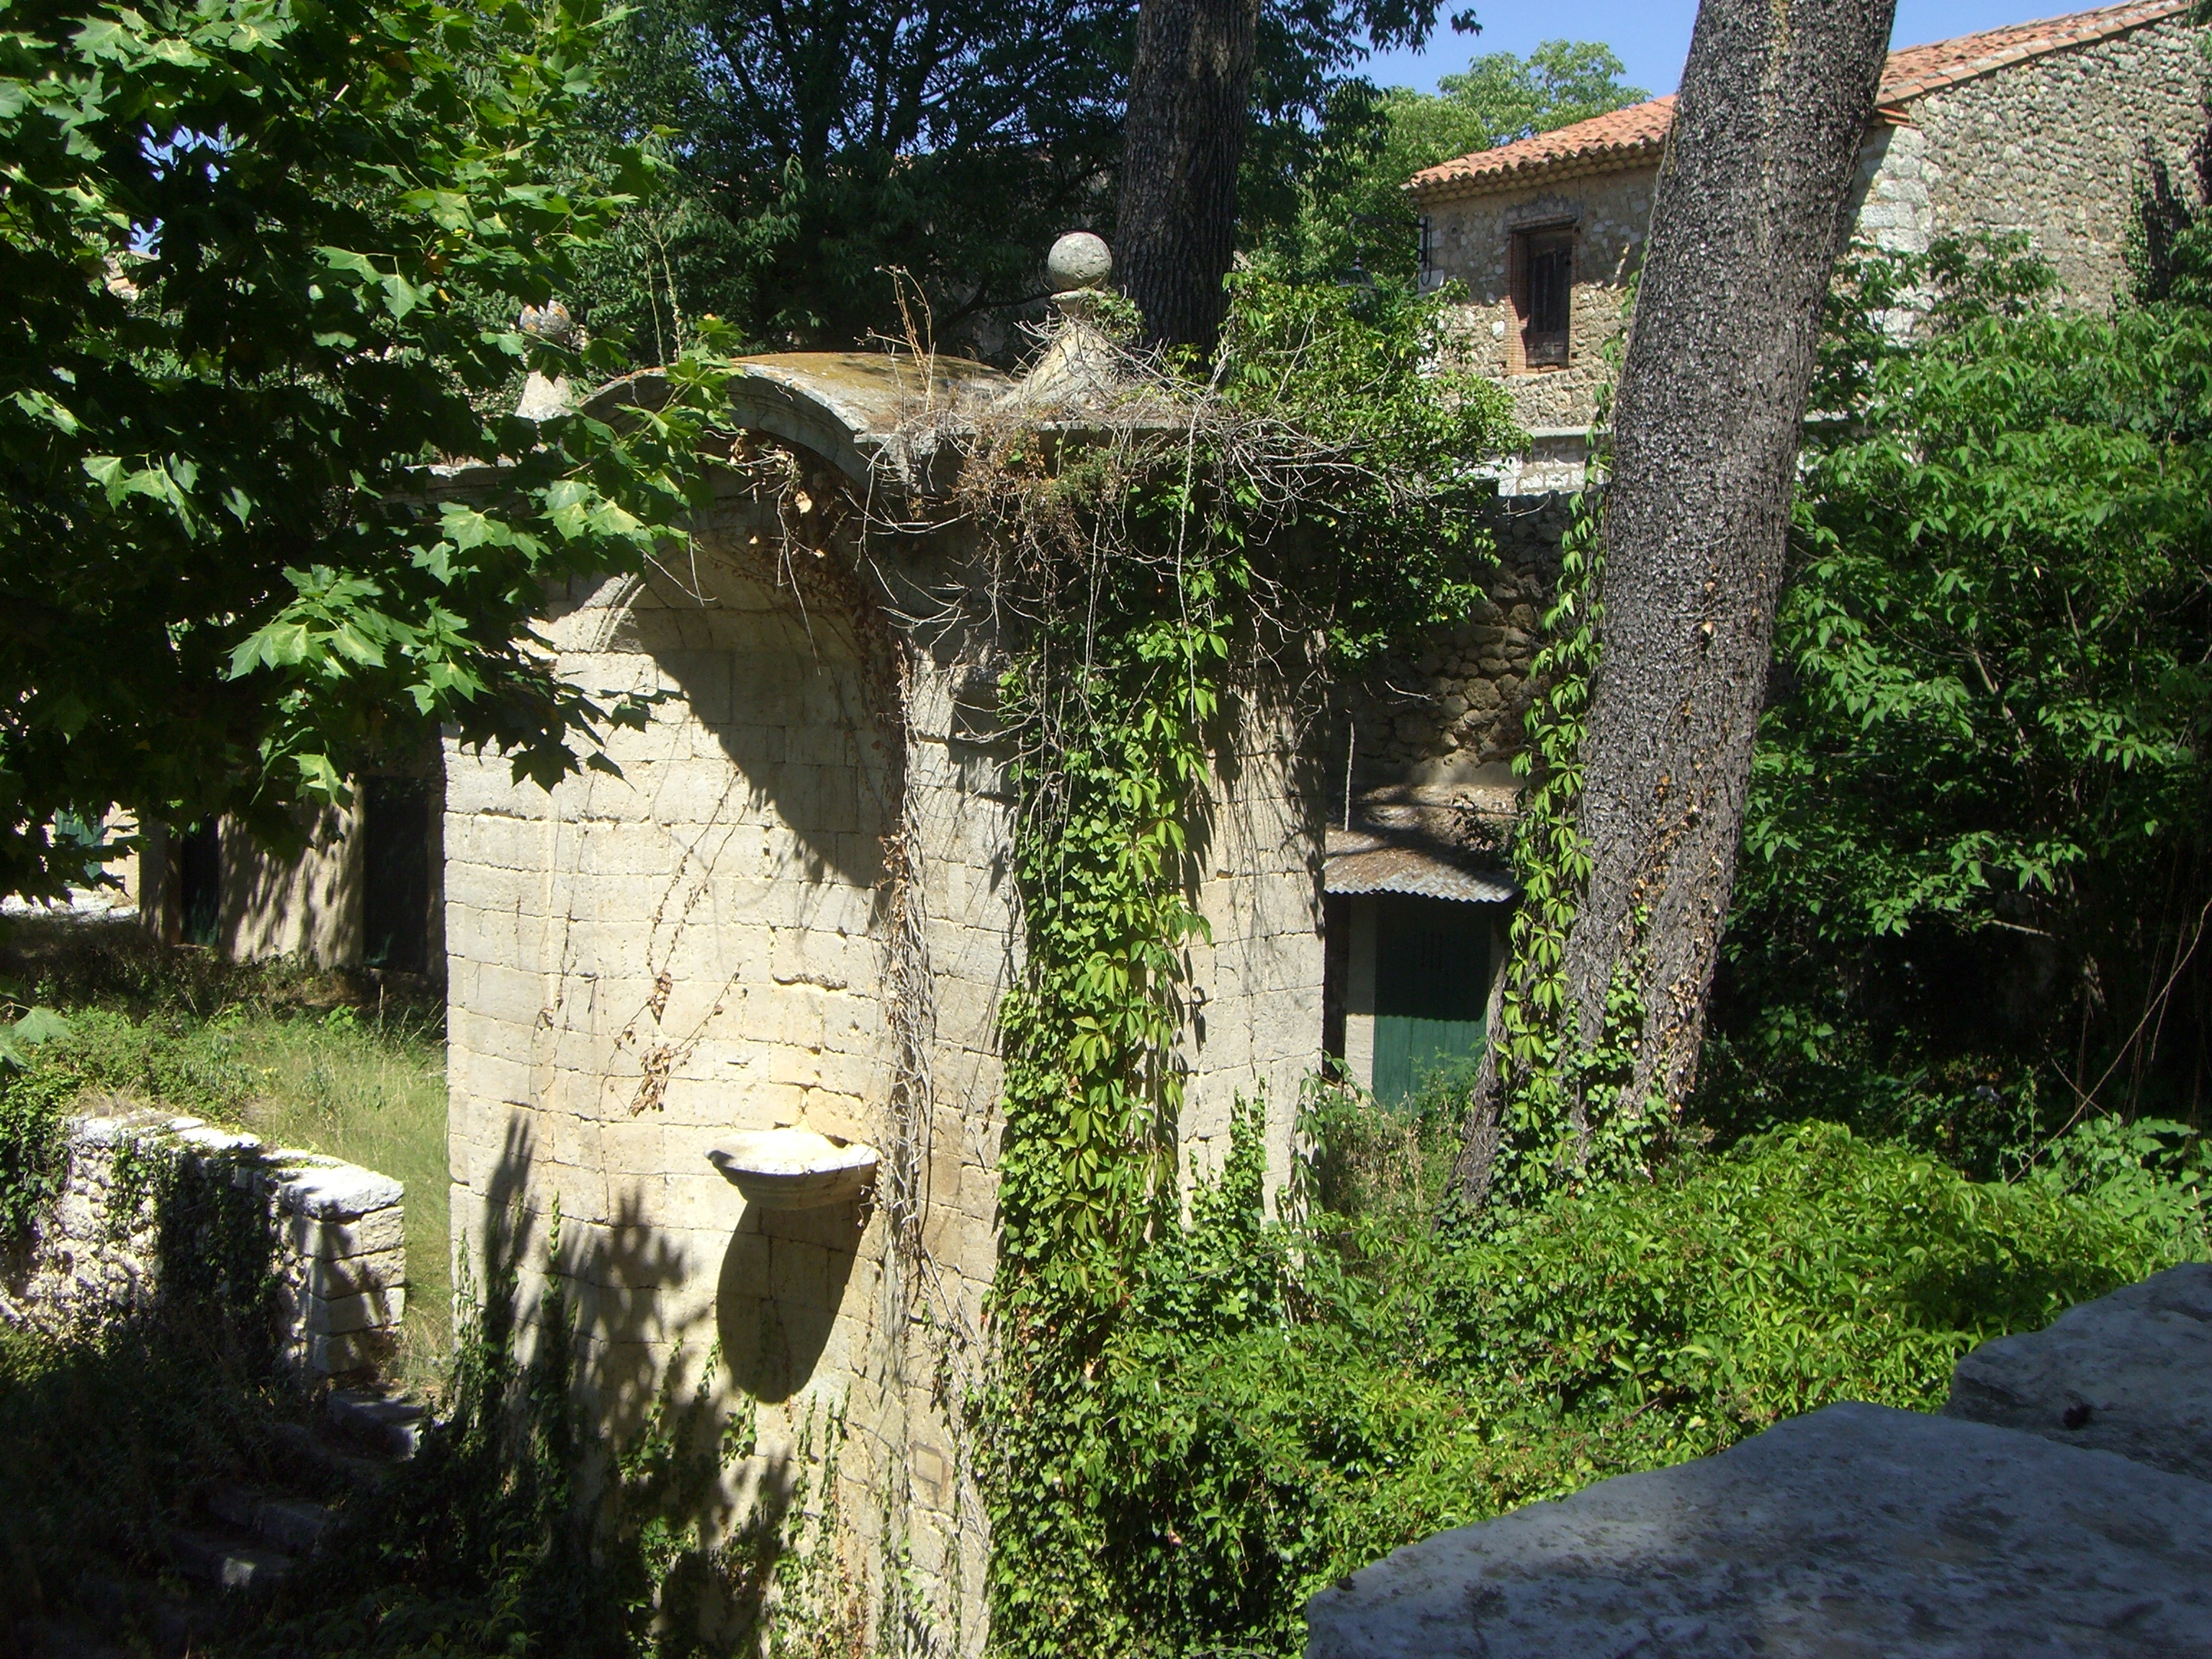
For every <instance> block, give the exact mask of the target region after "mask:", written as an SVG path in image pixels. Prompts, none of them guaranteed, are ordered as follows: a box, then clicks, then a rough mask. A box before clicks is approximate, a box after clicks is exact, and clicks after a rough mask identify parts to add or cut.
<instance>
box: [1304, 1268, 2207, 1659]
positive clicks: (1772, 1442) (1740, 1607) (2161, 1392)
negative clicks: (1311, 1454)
mask: <svg viewBox="0 0 2212 1659" xmlns="http://www.w3.org/2000/svg"><path fill="white" fill-rule="evenodd" d="M1307 1619H1308V1629H1309V1637H1308V1642H1307V1647H1306V1652H1307V1656H1308V1659H1462V1656H1465V1659H1473V1656H1476V1655H1480V1656H1483V1659H1552V1656H1556V1655H1563V1654H1592V1655H1595V1654H1623V1655H1625V1654H1630V1653H1637V1654H1654V1655H1659V1654H1663V1655H1666V1656H1668V1659H1723V1656H1725V1659H1738V1656H1748V1655H1753V1654H1759V1655H1765V1656H1770V1659H1815V1656H1818V1659H1899V1656H1915V1659H1917V1656H1928V1659H1935V1656H1944V1659H1950V1656H1957V1659H1967V1656H1972V1659H2105V1656H2110V1659H2120V1656H2123V1655H2126V1656H2130V1659H2164V1656H2168V1655H2171V1656H2174V1659H2180V1656H2183V1655H2191V1656H2200V1655H2203V1654H2204V1653H2207V1652H2212V1267H2208V1266H2205V1265H2203V1264H2194V1265H2191V1266H2188V1267H2174V1268H2170V1269H2168V1270H2167V1271H2166V1272H2165V1273H2160V1274H2157V1275H2156V1276H2154V1278H2151V1279H2147V1280H2145V1281H2144V1282H2143V1283H2142V1284H2140V1285H2130V1286H2129V1287H2128V1288H2127V1289H2125V1290H2122V1291H2115V1292H2113V1293H2112V1295H2110V1296H2107V1297H2103V1298H2102V1299H2100V1300H2099V1301H2096V1302H2092V1303H2088V1304H2084V1305H2083V1306H2081V1307H2078V1308H2075V1309H2074V1310H2072V1311H2070V1312H2069V1313H2067V1314H2066V1315H2064V1316H2063V1317H2061V1318H2060V1319H2059V1320H2058V1322H2057V1323H2056V1324H2054V1325H2052V1326H2051V1328H2049V1329H2048V1330H2045V1331H2042V1332H2039V1333H2036V1334H2032V1335H2021V1336H2009V1337H2004V1338H2002V1339H2000V1340H1996V1341H1994V1342H1990V1343H1986V1344H1984V1346H1981V1347H1980V1348H1978V1349H1976V1350H1975V1351H1974V1352H1972V1353H1971V1354H1968V1355H1967V1356H1966V1358H1964V1359H1962V1360H1960V1362H1959V1364H1958V1367H1957V1370H1955V1371H1954V1374H1953V1378H1952V1383H1951V1397H1950V1400H1949V1401H1948V1403H1947V1404H1946V1405H1945V1407H1944V1409H1943V1413H1942V1415H1941V1416H1937V1417H1928V1416H1922V1415H1920V1414H1919V1413H1913V1412H1901V1411H1892V1410H1889V1409H1887V1408H1886V1407H1880V1406H1864V1405H1852V1404H1846V1405H1837V1406H1830V1407H1827V1408H1826V1410H1824V1411H1818V1412H1814V1413H1812V1414H1811V1415H1809V1416H1806V1417H1800V1418H1796V1419H1791V1420H1790V1421H1789V1422H1786V1423H1784V1424H1781V1425H1778V1427H1775V1428H1772V1429H1769V1430H1768V1431H1766V1432H1765V1433H1764V1434H1761V1435H1758V1436H1755V1437H1753V1438H1751V1439H1749V1440H1747V1441H1745V1442H1743V1443H1741V1444H1740V1445H1737V1446H1735V1447H1733V1448H1731V1449H1729V1450H1728V1451H1725V1452H1723V1453H1721V1454H1720V1455H1717V1456H1715V1457H1706V1458H1700V1459H1699V1460H1697V1461H1696V1462H1689V1463H1680V1464H1677V1465H1675V1466H1674V1468H1668V1469H1660V1470H1657V1471H1655V1472H1654V1473H1651V1474H1630V1475H1622V1476H1619V1477H1617V1478H1616V1479H1613V1480H1605V1481H1601V1482H1599V1483H1598V1484H1597V1485H1596V1486H1590V1487H1588V1488H1586V1489H1585V1490H1583V1491H1582V1492H1577V1493H1576V1494H1575V1495H1574V1496H1573V1497H1571V1498H1566V1499H1565V1500H1564V1501H1562V1502H1559V1503H1552V1504H1530V1505H1529V1506H1528V1508H1526V1509H1523V1510H1516V1511H1515V1512H1514V1513H1513V1514H1511V1515H1509V1516H1504V1517H1503V1518H1502V1519H1499V1520H1497V1521H1491V1522H1485V1523H1483V1524H1481V1525H1480V1526H1473V1527H1462V1528H1458V1529H1457V1530H1455V1531H1452V1532H1445V1533H1439V1534H1437V1535H1436V1536H1435V1537H1433V1538H1430V1539H1425V1540H1424V1541H1422V1542H1420V1543H1419V1544H1413V1545H1410V1546H1408V1547H1407V1548H1404V1549H1401V1550H1399V1551H1397V1552H1396V1553H1395V1554H1392V1555H1389V1556H1387V1557H1385V1558H1384V1559H1383V1560H1381V1561H1379V1562H1377V1563H1376V1565H1373V1566H1371V1567H1368V1568H1365V1569H1364V1570H1363V1571H1359V1572H1357V1573H1354V1574H1352V1576H1351V1577H1348V1578H1346V1579H1343V1580H1340V1582H1339V1583H1338V1585H1337V1586H1336V1588H1334V1589H1328V1590H1324V1591H1323V1592H1322V1594H1320V1595H1316V1597H1314V1599H1313V1601H1311V1602H1310V1604H1309V1606H1308V1608H1307Z"/></svg>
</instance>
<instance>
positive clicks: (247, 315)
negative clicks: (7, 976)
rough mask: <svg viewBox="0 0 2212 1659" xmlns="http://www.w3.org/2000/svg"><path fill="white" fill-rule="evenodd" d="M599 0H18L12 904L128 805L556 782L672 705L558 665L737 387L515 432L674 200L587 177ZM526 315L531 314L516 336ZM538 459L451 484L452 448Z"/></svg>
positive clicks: (275, 811)
mask: <svg viewBox="0 0 2212 1659" xmlns="http://www.w3.org/2000/svg"><path fill="white" fill-rule="evenodd" d="M604 21H605V20H604V19H603V18H602V17H601V16H600V15H599V12H598V10H597V9H596V8H595V6H594V5H593V3H592V0H576V3H573V4H571V3H557V4H553V5H550V6H547V7H544V8H541V9H535V10H533V9H529V8H526V7H522V6H506V7H501V8H495V9H477V8H455V7H452V6H448V5H446V4H444V3H442V0H338V3H335V4H325V5H318V6H314V7H309V8H295V7H292V6H289V5H284V4H279V3H273V0H222V3H216V0H208V3H202V4H197V5H188V4H183V3H162V4H157V5H153V6H149V7H145V8H143V9H129V8H122V7H118V6H116V5H113V4H106V3H88V4H67V3H60V0H46V3H38V4H30V5H23V4H18V5H15V6H14V7H12V8H11V9H9V12H8V14H7V16H6V20H5V25H4V29H0V144H4V145H5V147H6V149H7V152H8V155H9V188H8V191H7V195H6V198H5V203H4V206H0V258H4V259H5V262H6V270H7V280H6V281H5V282H4V283H0V321H4V326H0V338H4V341H5V344H4V346H0V480H4V482H0V547H4V550H5V551H4V553H0V595H4V599H5V604H6V609H7V611H8V613H9V617H10V618H11V619H12V620H11V623H10V625H9V628H8V629H7V630H6V634H5V637H4V639H0V683H4V685H5V687H6V695H5V696H4V698H0V707H4V710H5V713H4V715H0V809H4V810H3V811H0V817H4V829H0V890H7V891H11V892H29V893H51V892H56V891H58V890H59V889H60V888H61V887H62V886H63V885H64V884H66V883H67V882H68V881H70V880H71V879H76V878H81V877H82V863H83V859H84V854H83V849H82V847H81V846H79V845H77V844H76V843H75V842H68V841H67V839H66V838H64V845H63V846H62V847H61V848H59V849H58V850H57V849H56V848H55V847H54V845H53V843H52V840H51V838H50V833H49V828H48V827H49V826H51V825H53V824H55V823H57V822H58V821H59V820H60V819H61V818H62V816H63V815H64V814H66V813H72V812H73V813H75V814H76V816H77V817H79V818H81V819H83V820H84V821H87V822H92V821H98V820H99V819H100V817H102V816H103V815H104V814H106V811H107V810H108V808H109V806H110V805H111V804H113V803H120V804H122V805H125V806H128V807H131V808H133V809H135V810H137V811H138V813H139V815H140V817H141V820H142V822H159V821H169V822H174V823H188V822H191V821H193V820H195V819H197V818H199V817H204V816H205V815H207V814H209V813H210V812H215V811H233V812H235V813H238V814H240V815H241V816H242V817H245V818H246V820H247V821H248V823H250V824H251V825H252V828H253V829H254V830H255V832H256V833H257V834H258V836H261V837H262V838H264V839H265V840H268V841H270V842H273V843H276V844H284V843H286V842H289V841H291V840H294V839H296V837H297V836H298V834H299V833H300V826H299V822H298V820H297V819H296V818H295V816H294V814H293V813H292V812H291V811H289V810H288V809H289V808H290V807H291V806H292V805H293V804H294V803H295V802H296V801H299V800H301V799H331V798H333V797H335V796H337V795H338V794H340V793H343V785H342V782H341V780H342V779H343V777H344V776H346V775H348V774H349V773H350V772H352V771H353V770H355V769H357V768H359V767H361V766H362V765H364V764H367V763H371V762H374V761H376V760H378V759H380V758H389V757H393V756H403V757H404V756H409V755H411V754H412V753H413V752H414V750H416V749H418V748H419V747H420V746H421V744H422V743H424V742H425V741H428V739H429V738H432V737H433V736H434V735H435V732H437V730H438V728H439V726H440V725H441V723H449V724H450V725H451V726H453V728H455V729H457V730H458V732H459V734H460V735H461V736H462V738H464V740H465V741H467V742H470V743H472V744H483V743H489V744H494V745H495V746H496V747H498V748H499V749H501V750H504V751H507V752H508V753H510V754H512V755H513V757H514V760H515V763H516V765H517V769H518V771H519V772H520V773H522V774H526V775H530V776H532V777H535V778H537V779H538V780H539V781H547V782H550V781H552V780H554V779H556V778H558V777H559V776H561V775H563V774H564V773H565V772H566V771H568V770H570V769H573V768H574V766H575V765H577V764H578V760H577V757H576V755H575V753H574V744H576V743H577V742H579V741H580V740H581V739H583V738H586V736H587V734H588V733H589V732H591V731H592V730H593V729H595V728H596V727H597V726H599V725H601V724H603V723H604V722H605V721H607V720H615V719H620V718H637V717H639V716H640V712H641V711H639V710H638V709H636V708H635V707H633V706H630V705H627V704H623V703H621V702H608V703H605V704H601V703H598V702H593V701H592V699H590V698H588V697H586V696H585V695H584V694H582V693H581V692H580V691H578V690H575V689H574V688H573V687H569V686H567V685H565V684H562V682H561V681H559V680H558V679H557V678H556V676H555V675H554V674H553V672H552V670H551V666H550V663H549V661H548V660H547V659H546V658H545V656H544V654H543V653H540V652H538V651H537V650H536V649H535V648H534V647H532V645H531V644H530V643H529V642H528V641H527V639H526V635H528V632H529V629H530V625H531V622H532V617H534V615H535V613H536V611H537V609H538V605H539V604H540V602H541V599H542V594H543V591H544V590H543V585H544V582H546V581H547V580H558V579H562V578H571V577H579V576H588V575H591V574H595V573H599V572H602V571H605V570H609V569H616V568H632V567H635V565H636V564H637V563H638V562H640V561H641V559H642V558H643V557H644V556H646V554H647V552H648V551H649V550H651V548H652V547H653V544H654V543H655V541H656V540H657V539H659V538H663V537H665V536H668V535H671V534H673V535H680V534H681V533H682V532H683V529H684V526H685V525H686V524H687V523H688V522H689V518H690V509H691V506H692V503H693V501H694V500H695V499H696V496H697V495H698V493H699V491H700V489H702V482H703V481H702V475H701V471H700V465H699V464H698V463H697V461H696V459H695V453H696V447H697V440H698V438H699V437H700V435H701V434H702V431H703V430H704V429H705V428H706V427H707V426H708V424H709V423H710V422H711V421H712V419H713V418H714V416H712V414H711V410H713V409H714V408H715V407H716V406H717V405H718V404H719V402H720V380H721V376H720V371H719V370H717V369H715V368H713V367H711V366H710V365H709V364H708V363H707V362H704V361H703V360H691V361H687V362H684V363H683V364H681V365H679V367H678V370H677V371H676V372H675V373H674V374H673V376H672V386H673V388H674V390H673V395H672V396H671V398H670V399H669V401H668V402H667V403H666V404H665V405H663V406H661V407H660V408H659V409H656V410H651V411H645V410H632V411H630V412H629V413H628V414H626V415H625V416H623V418H621V419H620V420H618V421H617V420H611V419H608V418H603V417H601V416H587V415H576V416H568V417H564V418H562V419H559V420H556V421H551V422H545V423H543V424H542V425H540V426H539V427H538V428H535V429H534V430H533V429H532V428H531V427H530V426H529V425H528V424H527V423H526V422H520V421H518V420H515V419H513V417H511V416H509V417H493V416H487V415H485V414H484V413H483V410H485V409H487V408H492V407H496V406H497V405H498V404H500V403H501V402H502V401H503V398H501V397H500V396H499V395H498V394H500V393H501V390H502V389H503V388H508V387H511V386H512V384H513V380H514V379H515V378H516V376H517V375H518V374H519V373H520V369H521V368H522V367H523V365H524V362H525V361H526V359H527V360H529V361H530V362H534V363H536V364H538V365H539V366H542V367H543V368H546V369H547V370H549V371H557V370H560V369H562V368H568V369H570V370H572V371H574V372H581V371H582V369H584V368H586V367H589V366H591V365H592V364H594V363H598V364H604V363H605V362H611V361H613V358H612V356H611V354H610V353H608V352H606V351H605V350H599V351H597V352H595V354H592V355H591V356H588V357H587V359H586V362H583V363H579V362H575V361H574V359H573V358H572V357H570V356H566V355H564V354H563V353H562V352H561V351H559V350H557V349H555V348H553V347H551V346H549V345H544V344H542V343H532V342H530V341H527V340H526V338H525V337H523V336H521V335H520V334H519V333H518V332H516V331H515V329H514V326H513V321H512V319H513V316H514V314H515V310H516V307H518V306H520V304H521V303H522V302H524V301H543V300H544V299H545V298H546V297H547V296H548V295H549V294H550V291H551V290H552V289H553V288H554V287H556V285H559V284H561V283H564V282H566V281H567V280H568V276H569V275H570V273H571V270H572V259H573V258H574V255H575V254H576V253H577V252H580V251H583V250H586V249H589V248H591V247H592V246H596V245H597V243H598V241H599V239H601V238H603V237H604V236H605V234H606V232H607V228H608V226H609V225H610V224H611V222H612V220H613V218H614V216H615V215H616V213H617V211H618V210H619V209H620V208H621V207H622V206H623V204H625V203H626V202H628V201H629V200H631V199H633V198H634V197H635V196H636V195H637V194H638V192H640V191H642V190H644V189H645V188H646V187H647V185H648V184H649V183H650V181H651V177H652V172H651V169H650V168H649V167H648V166H647V162H646V160H645V158H644V157H643V155H641V153H639V152H636V151H635V150H622V151H611V152H609V154H608V155H606V156H605V158H604V160H605V166H604V167H603V168H602V170H601V171H600V172H599V174H598V175H597V181H596V182H595V183H594V184H593V185H592V186H591V188H590V190H589V191H586V192H585V193H580V194H576V195H568V194H564V193H562V191H558V190H555V189H552V188H550V187H549V186H548V185H547V183H546V179H547V178H548V176H549V171H550V166H551V157H550V153H549V150H548V148H547V147H548V145H549V143H550V141H551V140H552V138H553V137H555V136H556V135H557V134H558V133H560V132H561V131H562V130H563V129H564V128H565V127H566V126H567V125H569V124H570V123H572V122H574V120H576V119H577V118H579V109H580V102H579V100H580V98H581V97H582V95H583V94H584V93H585V91H586V88H587V87H588V83H589V77H588V75H587V73H586V64H587V61H588V59H589V58H590V55H591V52H592V41H593V40H594V37H595V35H596V33H598V32H599V30H600V29H601V28H603V27H604ZM487 318H490V319H494V320H489V321H487V320H484V319H487ZM501 457H505V458H507V460H506V462H505V464H504V471H503V472H502V474H501V480H500V484H499V487H498V488H496V489H493V488H490V487H489V486H487V487H486V488H485V489H483V491H482V492H481V493H478V494H474V495H447V496H442V497H441V495H439V493H438V491H436V490H435V489H432V488H431V487H430V485H431V475H429V474H428V473H427V472H425V471H424V470H423V468H424V467H425V465H427V464H429V463H470V462H475V463H491V462H494V461H495V460H497V459H499V458H501Z"/></svg>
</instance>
